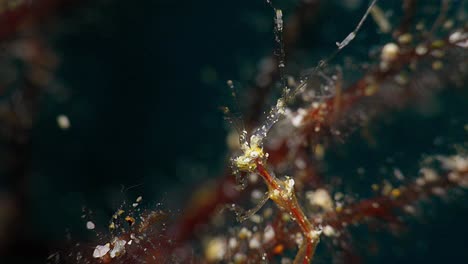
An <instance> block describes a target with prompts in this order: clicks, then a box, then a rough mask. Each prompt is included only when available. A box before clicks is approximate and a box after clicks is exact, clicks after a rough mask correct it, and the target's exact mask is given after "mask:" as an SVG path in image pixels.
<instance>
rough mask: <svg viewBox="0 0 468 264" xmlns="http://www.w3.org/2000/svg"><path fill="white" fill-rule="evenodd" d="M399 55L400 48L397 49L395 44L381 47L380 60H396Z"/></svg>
mask: <svg viewBox="0 0 468 264" xmlns="http://www.w3.org/2000/svg"><path fill="white" fill-rule="evenodd" d="M399 53H400V47H398V45H397V44H395V43H392V42H390V43H387V44H385V46H383V48H382V53H381V54H380V58H381V59H382V60H383V61H394V60H395V59H396V58H398V54H399Z"/></svg>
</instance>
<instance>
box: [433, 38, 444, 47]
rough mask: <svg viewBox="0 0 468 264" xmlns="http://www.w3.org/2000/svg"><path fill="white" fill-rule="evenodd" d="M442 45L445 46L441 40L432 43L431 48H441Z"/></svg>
mask: <svg viewBox="0 0 468 264" xmlns="http://www.w3.org/2000/svg"><path fill="white" fill-rule="evenodd" d="M444 45H445V41H443V40H441V39H439V40H435V41H434V42H432V47H433V48H435V49H439V48H442V47H443V46H444Z"/></svg>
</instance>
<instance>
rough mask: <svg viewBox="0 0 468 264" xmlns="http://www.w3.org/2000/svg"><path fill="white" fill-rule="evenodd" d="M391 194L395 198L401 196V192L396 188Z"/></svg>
mask: <svg viewBox="0 0 468 264" xmlns="http://www.w3.org/2000/svg"><path fill="white" fill-rule="evenodd" d="M391 194H392V196H393V197H394V198H398V197H399V196H400V195H401V191H400V189H397V188H395V189H393V190H392V192H391Z"/></svg>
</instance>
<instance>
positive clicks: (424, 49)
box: [414, 44, 427, 56]
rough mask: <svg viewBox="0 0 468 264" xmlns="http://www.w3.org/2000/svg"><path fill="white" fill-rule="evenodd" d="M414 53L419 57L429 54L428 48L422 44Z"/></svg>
mask: <svg viewBox="0 0 468 264" xmlns="http://www.w3.org/2000/svg"><path fill="white" fill-rule="evenodd" d="M414 51H415V52H416V54H418V55H419V56H423V55H425V54H426V53H427V47H426V46H425V45H422V44H420V45H418V46H416V49H415V50H414Z"/></svg>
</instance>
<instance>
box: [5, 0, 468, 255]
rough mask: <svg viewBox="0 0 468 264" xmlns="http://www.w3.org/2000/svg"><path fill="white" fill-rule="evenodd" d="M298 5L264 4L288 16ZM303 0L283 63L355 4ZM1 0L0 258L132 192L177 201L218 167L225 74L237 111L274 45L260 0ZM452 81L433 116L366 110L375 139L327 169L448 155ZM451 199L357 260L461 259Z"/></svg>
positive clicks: (302, 53)
mask: <svg viewBox="0 0 468 264" xmlns="http://www.w3.org/2000/svg"><path fill="white" fill-rule="evenodd" d="M278 2H279V1H278ZM300 2H301V1H281V3H278V5H279V6H280V7H282V8H284V13H285V15H286V18H287V17H288V16H289V15H290V14H291V13H292V12H293V11H294V10H295V9H296V7H297V6H298V5H299V4H300ZM306 2H307V1H306ZM308 2H310V3H309V4H310V5H316V7H317V9H316V11H313V12H312V11H311V12H310V14H309V15H308V16H307V19H305V20H304V21H301V23H305V24H304V26H303V29H302V31H301V32H302V33H301V34H300V36H296V41H294V43H293V44H291V46H292V47H293V48H294V54H291V55H289V54H288V59H289V61H291V63H290V66H288V67H291V71H294V70H298V69H306V68H309V67H312V66H314V65H315V64H316V63H317V61H318V60H319V59H320V58H323V57H325V56H326V55H327V54H329V53H330V52H332V51H333V50H334V48H335V46H334V43H335V42H336V41H339V40H341V39H343V37H344V36H346V35H347V34H348V33H349V32H350V30H352V27H350V25H352V24H354V23H355V22H357V20H358V18H359V17H360V15H361V14H362V13H363V11H364V10H365V8H366V7H367V4H368V2H367V1H362V0H348V1H319V0H312V1H308ZM392 2H395V3H385V6H388V7H389V9H390V7H395V9H396V10H399V9H398V8H399V7H400V6H401V3H400V1H392ZM434 2H437V1H434ZM454 2H457V3H458V2H463V1H454ZM0 6H1V7H0V22H1V23H0V27H1V29H0V47H1V50H0V133H1V134H0V137H1V139H0V143H1V146H0V262H1V263H21V262H22V261H26V262H23V263H44V262H45V259H47V257H48V256H49V254H51V253H53V252H54V249H55V248H57V247H59V246H62V245H63V243H64V241H67V240H68V239H70V238H71V239H73V240H77V241H87V240H92V239H93V236H94V233H93V232H89V230H86V226H85V223H86V220H88V219H92V220H93V222H94V223H96V225H104V226H105V225H106V224H107V221H108V219H109V218H110V217H111V216H112V214H113V213H114V211H115V210H116V208H118V207H119V206H120V205H121V204H122V203H125V202H128V201H130V202H131V201H133V200H134V199H136V198H137V197H138V196H142V197H143V199H144V201H145V206H146V207H147V208H155V207H157V206H163V207H164V208H166V209H168V210H171V211H173V212H174V213H177V212H178V211H180V210H183V208H184V204H185V202H186V200H187V199H189V198H190V195H191V193H192V192H193V190H194V188H196V186H200V185H203V184H204V183H206V182H208V181H209V180H210V179H215V178H216V177H218V176H220V175H221V174H222V172H223V170H224V168H225V165H226V164H227V161H228V158H229V153H228V150H227V147H226V135H227V131H229V130H230V129H231V127H230V126H229V124H227V123H226V122H225V121H224V119H223V114H222V112H221V111H220V110H219V107H220V106H223V105H229V104H232V101H233V99H232V98H230V97H229V96H228V95H229V91H227V90H228V88H227V87H226V81H227V80H230V79H232V80H235V81H236V83H238V84H240V85H238V87H237V88H238V90H239V96H238V101H239V102H240V108H241V109H240V110H239V111H240V112H242V110H243V109H244V108H247V106H248V104H249V103H252V100H251V98H248V91H249V87H252V86H254V84H255V76H256V73H257V72H258V71H259V68H260V66H261V65H262V62H264V58H268V57H269V56H270V55H271V54H272V53H273V51H274V42H273V38H274V37H273V33H272V11H271V9H270V8H269V7H268V6H267V5H266V4H265V2H264V1H262V0H258V1H252V0H242V1H233V0H226V1H214V0H205V1H170V0H139V1H123V0H112V1H111V0H97V1H78V0H66V1H54V0H44V1H35V0H30V1H29V0H15V1H7V0H5V1H0ZM436 6H437V5H436ZM463 6H464V5H461V7H463ZM395 12H396V13H397V12H401V11H395ZM393 15H395V16H396V14H393ZM374 27H375V24H373V23H366V24H365V25H364V29H363V33H362V34H360V35H359V36H358V38H357V39H356V42H355V43H353V44H352V45H350V46H349V47H347V48H346V51H344V52H345V53H346V54H348V55H350V54H351V55H352V56H354V57H355V58H364V57H367V56H368V54H369V53H372V47H373V45H369V43H373V42H375V43H376V44H375V47H376V48H377V47H378V45H379V44H381V43H383V42H384V41H385V40H386V39H389V36H385V35H383V34H379V33H377V31H376V30H367V31H366V29H369V28H374ZM363 47H365V48H363ZM286 53H288V50H286ZM291 53H292V52H291ZM344 60H345V58H344V57H338V58H337V59H336V61H335V63H337V64H340V63H342V62H343V61H344ZM464 88H466V85H465V87H464ZM461 94H462V95H463V96H465V97H463V96H460V94H454V93H450V92H446V93H444V94H442V96H441V100H442V101H441V102H439V104H438V106H439V107H438V108H437V109H438V110H437V111H435V113H429V114H427V115H422V116H421V115H416V114H414V112H413V110H408V111H409V112H399V113H398V114H396V115H395V116H394V117H393V118H391V119H390V121H388V120H389V119H385V120H383V121H382V122H380V123H376V125H375V126H376V128H375V131H377V132H378V133H380V134H378V135H379V136H381V138H383V139H382V141H383V142H386V143H383V144H382V145H380V146H381V149H379V148H377V150H375V149H374V148H366V147H361V145H362V144H361V143H362V142H363V141H364V140H363V139H362V138H357V137H351V138H350V139H349V141H347V142H348V143H347V144H346V145H345V146H343V148H342V151H343V152H348V153H353V152H356V151H358V152H359V153H363V156H361V157H364V158H359V159H358V158H354V159H349V158H346V159H343V160H341V159H340V157H342V156H340V155H337V156H333V153H332V154H331V156H330V159H331V160H332V161H330V162H331V163H330V164H331V166H329V167H330V168H331V169H329V170H328V172H329V173H330V174H333V175H343V174H346V173H347V172H346V169H344V168H352V171H355V170H356V169H357V168H358V167H362V166H367V167H368V168H369V170H370V171H372V170H375V171H376V172H378V171H379V166H378V165H376V164H379V162H380V163H385V160H386V159H387V158H388V155H389V153H395V152H401V153H403V154H402V155H400V156H398V155H396V156H398V157H399V158H396V159H397V161H400V162H401V163H402V164H403V165H402V166H403V167H405V166H406V168H412V166H416V165H417V164H416V162H417V161H418V159H419V158H420V157H421V156H420V155H421V153H423V154H428V155H429V154H433V153H440V152H444V151H446V152H448V149H449V148H450V147H449V145H450V146H451V144H452V143H453V142H457V141H461V142H463V141H466V132H464V131H459V130H455V128H454V127H455V125H454V122H455V123H456V124H463V123H465V124H468V120H467V116H468V115H467V114H468V109H467V107H466V106H467V104H466V102H467V101H466V99H467V98H468V97H466V95H467V94H466V91H464V92H461ZM260 108H261V106H260ZM246 118H249V116H247V117H246ZM454 120H455V121H454ZM389 127H390V128H389ZM387 128H388V129H387ZM412 131H416V132H415V133H413V132H412ZM377 132H376V133H377ZM395 139H401V140H395ZM435 139H439V140H438V141H434V140H435ZM379 155H380V156H379ZM348 157H349V156H348ZM398 159H399V160H398ZM333 162H335V163H333ZM395 162H396V161H395ZM363 164H364V165H363ZM332 165H336V166H335V167H334V166H332ZM342 168H343V169H342ZM408 170H409V169H408ZM356 185H357V186H356V189H359V188H364V187H363V186H359V184H356ZM461 197H464V198H460V199H453V200H452V201H451V202H450V203H448V204H446V203H443V204H437V203H436V202H434V204H433V206H429V210H428V211H429V212H430V213H429V214H428V216H427V218H424V221H422V222H424V223H423V224H422V223H421V221H420V219H419V220H418V221H415V222H414V223H413V224H410V229H412V230H413V232H414V233H412V235H413V236H416V237H421V239H420V240H418V241H419V242H417V243H414V240H413V239H409V238H407V240H408V241H407V240H405V239H402V240H397V239H395V238H388V237H387V235H381V236H377V238H375V243H380V244H381V245H384V247H385V245H387V246H388V247H389V248H392V247H397V248H398V249H397V250H396V251H398V252H400V255H398V256H396V255H395V254H394V253H392V252H394V251H392V250H390V249H389V250H388V252H387V251H385V250H383V252H384V253H382V255H377V256H371V257H369V258H368V259H365V260H366V261H365V263H387V262H388V263H390V261H392V262H394V261H397V262H399V263H440V261H448V262H454V263H464V262H466V261H468V255H467V252H466V250H464V249H465V246H464V243H465V238H466V236H467V235H468V229H467V228H466V226H465V225H466V220H468V214H467V213H468V206H467V205H466V204H467V203H466V195H465V196H461ZM159 203H161V204H162V205H159ZM83 215H85V216H86V217H82V216H83ZM366 232H367V231H361V232H359V231H358V232H357V233H358V234H357V235H356V241H359V239H362V240H367V239H368V237H367V233H366ZM413 238H414V237H413ZM395 243H401V245H398V244H396V245H395ZM362 251H363V252H364V254H365V252H367V251H368V249H367V248H366V249H362Z"/></svg>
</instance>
